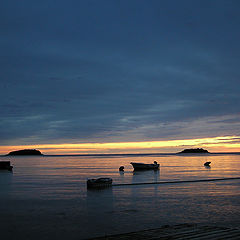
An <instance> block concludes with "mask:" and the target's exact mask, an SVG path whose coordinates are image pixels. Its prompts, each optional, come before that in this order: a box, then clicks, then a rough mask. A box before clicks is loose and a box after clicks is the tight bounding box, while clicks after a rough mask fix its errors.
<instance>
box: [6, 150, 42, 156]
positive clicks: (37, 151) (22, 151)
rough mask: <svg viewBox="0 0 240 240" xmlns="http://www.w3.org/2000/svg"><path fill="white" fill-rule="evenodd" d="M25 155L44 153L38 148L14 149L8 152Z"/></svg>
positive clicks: (13, 154) (14, 154)
mask: <svg viewBox="0 0 240 240" xmlns="http://www.w3.org/2000/svg"><path fill="white" fill-rule="evenodd" d="M23 155H43V154H42V153H41V152H40V151H39V150H36V149H23V150H18V151H12V152H10V153H8V154H7V156H23Z"/></svg>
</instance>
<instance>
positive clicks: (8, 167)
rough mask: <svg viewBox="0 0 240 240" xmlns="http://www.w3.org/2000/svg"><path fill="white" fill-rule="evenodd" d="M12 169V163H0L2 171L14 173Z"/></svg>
mask: <svg viewBox="0 0 240 240" xmlns="http://www.w3.org/2000/svg"><path fill="white" fill-rule="evenodd" d="M12 168H13V166H11V164H10V161H0V170H8V171H12Z"/></svg>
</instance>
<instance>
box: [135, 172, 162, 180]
mask: <svg viewBox="0 0 240 240" xmlns="http://www.w3.org/2000/svg"><path fill="white" fill-rule="evenodd" d="M159 180H160V170H141V171H133V174H132V183H138V182H158V181H159Z"/></svg>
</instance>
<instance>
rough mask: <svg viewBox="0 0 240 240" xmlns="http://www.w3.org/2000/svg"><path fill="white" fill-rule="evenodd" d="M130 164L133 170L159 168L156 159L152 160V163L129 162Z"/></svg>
mask: <svg viewBox="0 0 240 240" xmlns="http://www.w3.org/2000/svg"><path fill="white" fill-rule="evenodd" d="M130 164H132V166H133V168H134V170H157V169H159V166H160V164H158V163H157V162H156V161H154V163H151V164H147V163H134V162H131V163H130Z"/></svg>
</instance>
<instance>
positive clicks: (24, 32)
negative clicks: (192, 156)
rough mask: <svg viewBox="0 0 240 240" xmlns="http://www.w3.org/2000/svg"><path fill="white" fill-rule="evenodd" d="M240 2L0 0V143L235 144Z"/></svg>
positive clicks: (74, 149)
mask: <svg viewBox="0 0 240 240" xmlns="http://www.w3.org/2000/svg"><path fill="white" fill-rule="evenodd" d="M239 12H240V1H238V0H194V1H192V0H181V1H180V0H170V1H167V0H75V1H71V0H68V1H66V0H65V1H63V0H58V1H49V0H48V1H44V0H43V1H33V0H22V1H19V0H3V1H1V7H0V26H1V27H0V36H1V37H0V46H1V60H0V69H1V71H0V91H1V92H0V110H1V111H0V154H5V153H7V152H9V151H12V150H19V149H24V148H37V149H39V150H41V151H42V152H43V153H45V154H81V153H84V154H88V153H89V154H91V153H141V152H142V153H149V152H154V153H155V152H176V151H179V150H182V149H184V148H189V147H204V148H206V149H208V150H210V151H213V152H240V44H239V43H240V31H239V26H240V14H239Z"/></svg>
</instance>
